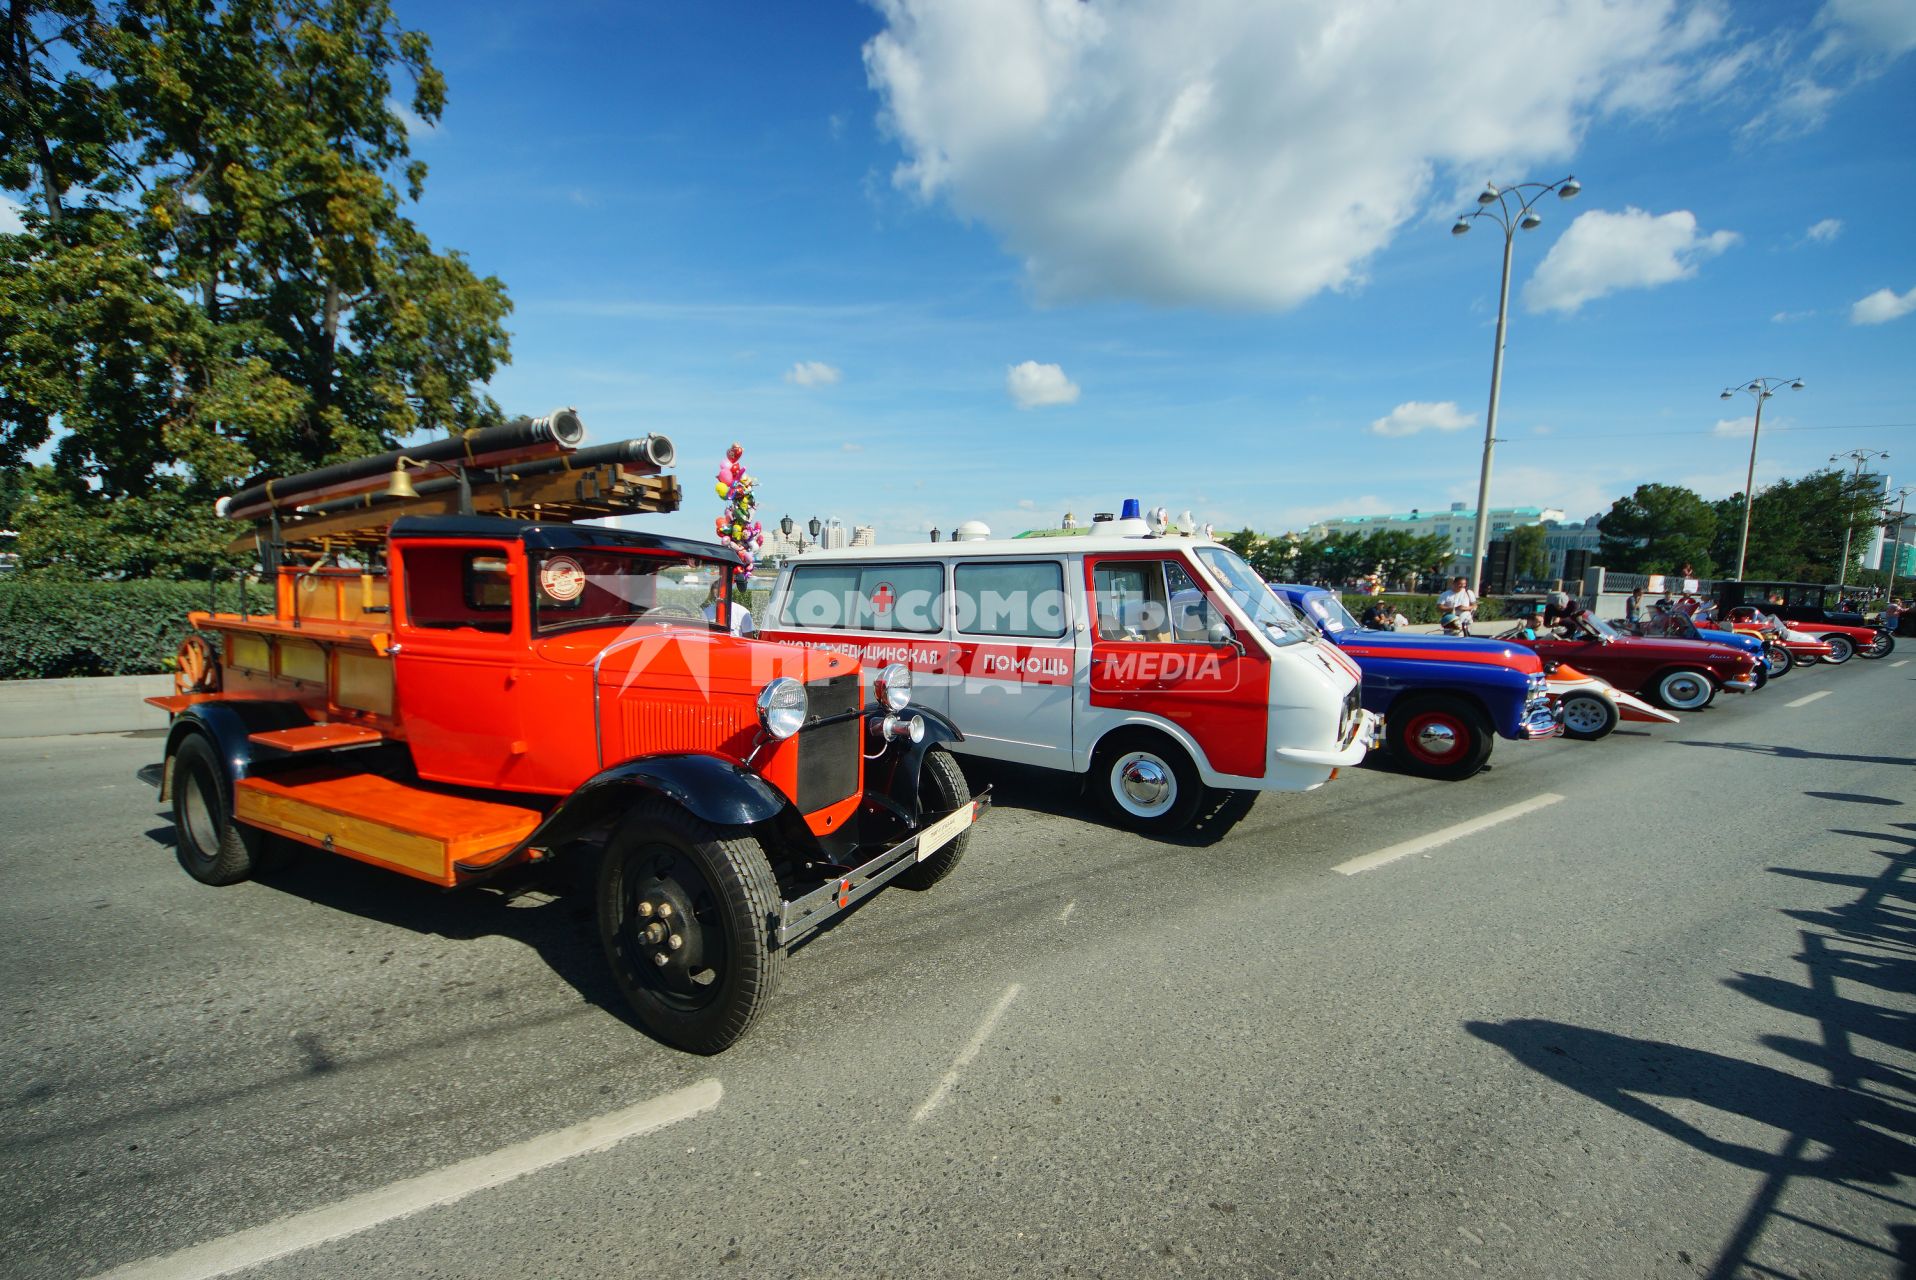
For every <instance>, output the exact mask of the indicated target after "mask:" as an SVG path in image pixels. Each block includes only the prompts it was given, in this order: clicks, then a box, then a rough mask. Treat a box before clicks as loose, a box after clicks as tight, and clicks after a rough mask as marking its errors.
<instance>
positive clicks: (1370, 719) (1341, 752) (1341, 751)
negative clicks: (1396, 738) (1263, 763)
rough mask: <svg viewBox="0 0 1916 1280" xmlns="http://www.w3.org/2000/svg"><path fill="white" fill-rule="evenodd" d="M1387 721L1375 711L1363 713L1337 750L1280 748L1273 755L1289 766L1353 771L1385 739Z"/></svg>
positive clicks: (1358, 715)
mask: <svg viewBox="0 0 1916 1280" xmlns="http://www.w3.org/2000/svg"><path fill="white" fill-rule="evenodd" d="M1383 734H1384V722H1383V720H1382V719H1381V718H1379V717H1378V716H1377V714H1376V713H1375V712H1371V711H1359V712H1358V713H1357V714H1356V715H1355V716H1352V717H1351V723H1350V727H1349V728H1347V729H1346V730H1345V731H1344V741H1343V742H1342V743H1341V744H1340V745H1339V746H1338V747H1337V749H1336V750H1334V751H1312V750H1309V749H1307V748H1305V747H1278V748H1276V749H1275V751H1274V752H1273V754H1274V755H1276V756H1277V758H1278V759H1280V760H1282V761H1284V762H1285V763H1286V764H1312V765H1318V766H1319V767H1321V768H1325V769H1353V768H1356V767H1357V766H1358V765H1360V764H1362V763H1364V757H1365V756H1366V755H1367V754H1369V752H1370V750H1371V748H1373V747H1375V746H1376V745H1377V744H1378V743H1379V742H1380V741H1381V740H1382V738H1383Z"/></svg>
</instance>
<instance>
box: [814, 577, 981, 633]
mask: <svg viewBox="0 0 1916 1280" xmlns="http://www.w3.org/2000/svg"><path fill="white" fill-rule="evenodd" d="M778 618H779V623H780V624H781V625H783V626H794V627H809V628H813V629H823V630H834V631H839V630H851V631H897V632H905V633H909V634H912V635H930V634H936V633H937V632H939V631H942V630H944V625H945V567H944V566H943V565H942V564H843V563H828V564H806V565H799V566H797V567H796V568H794V569H793V570H792V582H791V586H790V587H788V588H787V589H786V592H785V604H784V607H783V608H782V609H781V610H780V611H779V616H778Z"/></svg>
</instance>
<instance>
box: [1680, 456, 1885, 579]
mask: <svg viewBox="0 0 1916 1280" xmlns="http://www.w3.org/2000/svg"><path fill="white" fill-rule="evenodd" d="M1880 504H1881V496H1880V495H1879V494H1878V493H1877V492H1876V491H1875V490H1874V489H1873V487H1872V486H1871V484H1870V483H1869V482H1868V481H1865V480H1861V479H1860V478H1858V477H1856V476H1854V475H1851V474H1847V473H1845V472H1841V471H1835V470H1825V471H1816V472H1812V473H1811V474H1809V475H1806V476H1799V477H1797V478H1796V479H1793V480H1781V481H1778V482H1777V483H1776V484H1773V485H1771V486H1769V487H1768V488H1766V489H1763V490H1760V491H1759V492H1758V493H1757V495H1756V501H1755V502H1754V503H1752V504H1751V506H1750V545H1749V551H1748V553H1747V556H1746V563H1745V566H1744V570H1743V573H1744V576H1745V577H1747V578H1753V579H1758V580H1761V579H1772V580H1778V579H1780V580H1783V581H1790V582H1834V581H1836V578H1837V563H1838V561H1840V560H1841V559H1842V554H1843V531H1844V529H1845V527H1849V528H1852V529H1853V530H1854V536H1852V537H1851V539H1850V569H1851V572H1850V574H1849V578H1848V580H1850V581H1854V580H1855V577H1856V572H1857V570H1858V569H1859V568H1860V566H1861V563H1862V554H1863V549H1864V547H1865V546H1867V545H1868V542H1869V532H1870V529H1871V528H1872V527H1873V525H1874V523H1875V521H1876V520H1877V519H1878V515H1877V512H1878V508H1879V506H1880ZM1716 515H1717V533H1716V546H1715V554H1716V561H1717V563H1718V564H1719V565H1722V566H1723V567H1724V570H1725V572H1734V571H1735V568H1736V545H1737V539H1738V537H1739V536H1740V535H1741V532H1742V528H1743V495H1742V494H1740V493H1738V494H1733V495H1731V496H1730V497H1728V498H1725V499H1723V500H1722V501H1721V502H1718V503H1717V504H1716Z"/></svg>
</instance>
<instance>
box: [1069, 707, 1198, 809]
mask: <svg viewBox="0 0 1916 1280" xmlns="http://www.w3.org/2000/svg"><path fill="white" fill-rule="evenodd" d="M1091 781H1092V784H1093V785H1094V786H1096V787H1097V789H1098V800H1099V802H1100V803H1101V804H1103V806H1104V810H1105V812H1106V813H1108V814H1110V815H1111V817H1112V818H1113V819H1114V820H1115V821H1116V822H1117V823H1118V824H1119V825H1120V826H1125V827H1129V828H1130V829H1131V830H1133V831H1142V832H1144V833H1146V834H1148V835H1164V834H1167V833H1169V832H1172V831H1181V830H1183V829H1184V827H1186V826H1187V825H1189V823H1190V821H1191V819H1192V818H1194V817H1196V816H1197V811H1198V806H1199V805H1201V804H1203V803H1204V780H1203V779H1202V778H1200V777H1199V776H1198V771H1197V766H1196V765H1195V764H1193V763H1191V757H1190V756H1188V755H1186V754H1185V752H1184V749H1183V748H1182V747H1180V746H1178V744H1177V743H1175V742H1173V741H1171V740H1170V739H1169V738H1167V737H1165V736H1164V735H1163V734H1161V733H1153V732H1152V731H1150V730H1149V729H1136V730H1127V731H1125V732H1122V733H1115V734H1112V735H1111V737H1109V738H1107V739H1105V741H1104V742H1103V743H1101V744H1099V747H1098V754H1097V758H1096V761H1095V762H1094V763H1093V764H1092V766H1091Z"/></svg>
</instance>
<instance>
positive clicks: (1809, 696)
mask: <svg viewBox="0 0 1916 1280" xmlns="http://www.w3.org/2000/svg"><path fill="white" fill-rule="evenodd" d="M1829 696H1830V691H1829V690H1828V689H1818V690H1817V691H1816V692H1815V693H1806V694H1804V695H1803V696H1802V697H1800V698H1798V699H1797V700H1796V701H1795V702H1786V703H1784V704H1783V705H1784V706H1786V707H1807V706H1808V705H1809V704H1810V703H1812V702H1815V701H1816V700H1817V699H1818V698H1827V697H1829Z"/></svg>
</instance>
